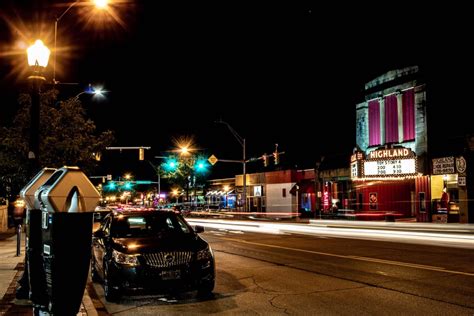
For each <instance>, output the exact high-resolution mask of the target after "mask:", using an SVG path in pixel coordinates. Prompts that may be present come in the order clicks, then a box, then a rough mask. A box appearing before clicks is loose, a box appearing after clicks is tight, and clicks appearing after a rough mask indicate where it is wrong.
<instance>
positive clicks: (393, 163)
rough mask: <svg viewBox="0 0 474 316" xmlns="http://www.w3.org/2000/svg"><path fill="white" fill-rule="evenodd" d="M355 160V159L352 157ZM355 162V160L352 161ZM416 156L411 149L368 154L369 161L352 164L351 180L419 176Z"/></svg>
mask: <svg viewBox="0 0 474 316" xmlns="http://www.w3.org/2000/svg"><path fill="white" fill-rule="evenodd" d="M351 158H353V157H351ZM351 160H353V159H351ZM417 174H418V168H417V161H416V154H415V153H414V152H413V151H412V150H411V149H409V148H384V149H379V150H374V151H372V152H370V153H368V154H367V159H365V160H364V159H363V160H360V161H359V160H357V159H356V160H355V161H352V162H351V178H352V179H355V180H364V179H365V178H370V179H374V178H382V179H384V178H394V179H403V178H405V177H411V176H417Z"/></svg>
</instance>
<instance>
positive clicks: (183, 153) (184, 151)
mask: <svg viewBox="0 0 474 316" xmlns="http://www.w3.org/2000/svg"><path fill="white" fill-rule="evenodd" d="M180 150H181V154H182V155H186V154H188V153H189V149H188V147H181V148H180Z"/></svg>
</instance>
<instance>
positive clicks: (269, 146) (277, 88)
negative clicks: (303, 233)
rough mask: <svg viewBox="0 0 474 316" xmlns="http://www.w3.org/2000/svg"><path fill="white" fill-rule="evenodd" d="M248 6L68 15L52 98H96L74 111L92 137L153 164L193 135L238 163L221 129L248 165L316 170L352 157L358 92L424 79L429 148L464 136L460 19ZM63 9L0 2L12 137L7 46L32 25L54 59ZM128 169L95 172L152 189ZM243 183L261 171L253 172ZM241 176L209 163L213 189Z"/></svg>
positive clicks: (468, 51) (434, 11) (2, 70)
mask: <svg viewBox="0 0 474 316" xmlns="http://www.w3.org/2000/svg"><path fill="white" fill-rule="evenodd" d="M254 2H255V1H254ZM254 2H249V3H242V2H233V3H229V2H222V1H221V2H215V3H212V2H207V1H201V2H200V3H196V2H194V4H191V5H189V4H185V3H181V2H179V3H177V4H171V3H172V2H164V1H151V0H150V1H122V2H121V3H116V4H113V6H112V8H113V10H114V12H115V15H116V17H118V19H116V20H111V21H108V22H110V23H104V24H102V25H99V26H97V25H93V23H88V22H87V17H85V16H84V15H83V13H84V12H83V11H84V10H85V8H84V7H79V6H78V7H75V8H73V9H71V11H70V12H68V13H67V15H65V16H64V18H63V19H62V20H61V21H60V23H59V31H58V46H60V47H65V46H67V47H69V49H68V50H65V51H63V52H61V53H58V57H57V58H58V65H59V64H60V68H58V72H57V75H56V77H57V80H59V81H61V82H77V83H79V85H72V86H71V85H60V86H59V89H60V90H61V95H62V96H63V97H71V96H74V95H76V94H77V93H79V92H80V91H81V89H82V88H83V87H85V86H86V85H87V83H89V82H91V83H94V84H96V83H101V84H103V85H104V88H105V89H107V90H108V91H109V93H108V94H107V100H106V101H102V102H96V101H94V100H92V99H91V98H90V97H89V96H87V95H84V96H83V97H81V100H82V101H83V103H84V105H85V107H86V109H87V111H88V113H89V116H90V117H91V118H92V119H93V120H94V121H95V122H96V124H97V126H98V128H99V130H105V129H111V130H113V131H115V136H116V139H117V141H116V143H115V144H114V146H151V147H152V150H150V151H147V152H146V156H147V158H150V159H151V160H154V159H153V158H152V157H153V156H154V155H161V154H166V150H169V149H172V148H173V146H174V144H173V142H172V138H178V137H180V136H191V135H193V136H194V138H195V142H196V145H197V146H198V147H199V149H201V150H202V152H203V153H206V154H215V155H216V156H217V157H218V158H223V159H240V158H241V153H242V150H241V147H240V145H239V144H238V143H237V141H236V140H235V138H234V137H233V136H232V134H231V133H230V132H229V131H228V130H227V128H226V127H225V126H223V125H218V124H215V123H214V121H215V120H217V119H219V118H222V119H223V120H225V121H227V122H228V123H230V125H232V126H233V128H234V129H235V130H236V131H237V132H238V133H239V134H240V135H241V136H242V137H245V138H246V139H247V145H248V156H249V157H257V156H260V155H262V154H263V153H264V152H266V153H270V152H272V151H273V149H274V144H275V143H278V144H279V149H280V150H282V151H285V152H286V154H285V156H282V158H281V160H282V164H283V165H284V166H293V167H294V166H297V167H298V168H311V167H314V163H315V161H316V160H317V159H318V158H319V156H320V155H329V154H339V153H341V154H345V153H347V154H349V153H350V152H351V150H352V148H353V147H354V145H355V104H356V103H357V102H359V101H361V99H362V94H361V93H362V91H363V88H364V83H365V82H367V81H369V80H371V79H373V78H374V77H376V76H378V75H380V74H382V73H384V72H386V71H388V70H391V69H395V68H399V67H406V66H411V65H419V66H420V67H421V69H422V71H423V72H424V74H425V78H426V80H427V83H428V84H429V86H428V89H429V95H428V100H429V105H428V106H429V108H430V111H431V116H430V122H429V126H430V128H433V130H434V131H435V135H436V137H440V138H446V139H448V138H449V137H454V136H459V135H462V134H463V133H466V132H472V131H473V129H474V128H472V126H474V125H473V124H472V123H471V117H470V116H469V115H467V111H470V108H471V106H472V101H471V99H472V97H471V96H470V94H471V91H472V90H473V85H472V74H473V73H474V72H473V70H474V69H473V67H472V66H473V61H472V60H473V58H474V57H473V56H474V54H473V51H472V48H469V46H472V30H473V29H474V27H473V25H472V24H473V21H474V20H473V19H472V17H470V16H469V12H471V11H469V10H468V9H467V8H463V7H460V6H457V7H456V8H450V7H448V6H447V5H446V4H445V5H443V6H435V5H432V6H431V7H429V8H427V7H419V6H418V7H417V6H415V5H413V4H404V3H402V2H396V3H392V4H391V5H383V6H381V5H380V4H377V7H370V6H369V5H366V6H364V7H360V6H357V7H356V6H355V5H349V6H348V5H347V4H343V3H334V4H332V5H324V6H322V5H306V4H301V3H300V4H294V3H293V2H291V4H290V2H288V4H282V5H275V4H273V3H271V2H269V3H268V4H263V3H262V4H255V3H254ZM58 3H61V2H60V1H52V0H49V1H39V0H36V1H26V0H24V1H18V0H1V1H0V10H1V11H0V12H1V15H0V17H1V18H0V58H1V59H0V74H1V75H0V100H1V101H0V113H1V116H0V125H8V124H10V122H11V119H12V116H13V114H14V112H15V111H16V109H17V107H18V105H17V104H16V102H15V99H16V97H17V95H18V93H19V92H21V91H22V90H24V86H25V82H24V79H23V78H19V75H18V74H17V73H15V72H14V65H15V64H18V60H21V58H22V57H21V56H19V55H11V54H9V52H10V51H11V48H12V46H13V45H14V44H13V43H14V42H15V41H16V40H18V37H19V32H25V33H27V32H29V31H28V27H29V26H30V25H37V23H39V22H41V23H45V25H46V26H45V27H44V28H43V30H45V32H46V31H48V32H49V38H50V39H49V42H47V43H46V44H47V45H48V46H50V47H52V43H53V41H52V30H53V25H54V23H53V22H54V16H56V15H58V14H61V13H62V11H64V9H65V7H64V6H63V7H60V6H58V5H57V4H58ZM173 3H174V2H173ZM270 3H271V4H270ZM63 4H64V3H63ZM7 21H10V22H12V23H10V24H9V23H8V22H7ZM31 21H34V23H30V22H31ZM89 21H90V20H89ZM11 25H15V26H16V27H18V29H20V31H16V30H15V29H14V28H12V27H11ZM26 35H27V36H29V38H30V39H31V38H34V37H36V35H34V34H33V33H32V32H31V33H30V34H26ZM25 60H26V59H25ZM46 75H47V76H49V77H50V78H51V69H50V73H47V74H46ZM137 157H138V153H137V152H133V153H122V154H119V153H118V152H107V153H106V154H105V155H104V164H106V163H107V164H110V166H112V165H114V168H119V167H118V165H120V168H119V169H122V170H123V171H124V170H127V169H128V170H131V171H135V172H138V173H140V172H142V173H143V175H142V176H143V177H147V176H148V174H147V173H148V172H149V174H150V175H151V174H152V173H151V171H152V170H151V169H150V168H149V166H146V165H145V166H144V165H143V164H141V165H140V164H139V163H138V162H137V161H136V160H137V159H136V158H137ZM154 161H155V162H156V161H157V160H156V159H155V160H154ZM104 168H105V169H107V168H108V167H104ZM137 168H138V169H137ZM147 168H148V169H147ZM105 169H104V170H105ZM134 169H136V170H134ZM249 169H250V171H263V170H264V169H263V166H262V163H261V161H260V162H257V163H253V164H249ZM240 171H241V167H240V166H239V165H229V164H224V163H218V164H216V165H215V166H214V168H213V171H212V175H211V177H227V176H229V177H230V176H233V175H234V173H235V172H240ZM105 172H114V173H117V172H122V171H118V169H115V170H105Z"/></svg>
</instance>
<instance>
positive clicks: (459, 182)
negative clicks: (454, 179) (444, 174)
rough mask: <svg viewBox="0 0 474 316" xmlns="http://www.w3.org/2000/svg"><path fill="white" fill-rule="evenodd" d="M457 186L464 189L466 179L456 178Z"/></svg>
mask: <svg viewBox="0 0 474 316" xmlns="http://www.w3.org/2000/svg"><path fill="white" fill-rule="evenodd" d="M458 185H459V186H460V187H465V186H466V177H458Z"/></svg>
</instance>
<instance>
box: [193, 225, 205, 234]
mask: <svg viewBox="0 0 474 316" xmlns="http://www.w3.org/2000/svg"><path fill="white" fill-rule="evenodd" d="M194 231H195V232H196V234H199V233H204V226H201V225H196V226H195V227H194Z"/></svg>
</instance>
